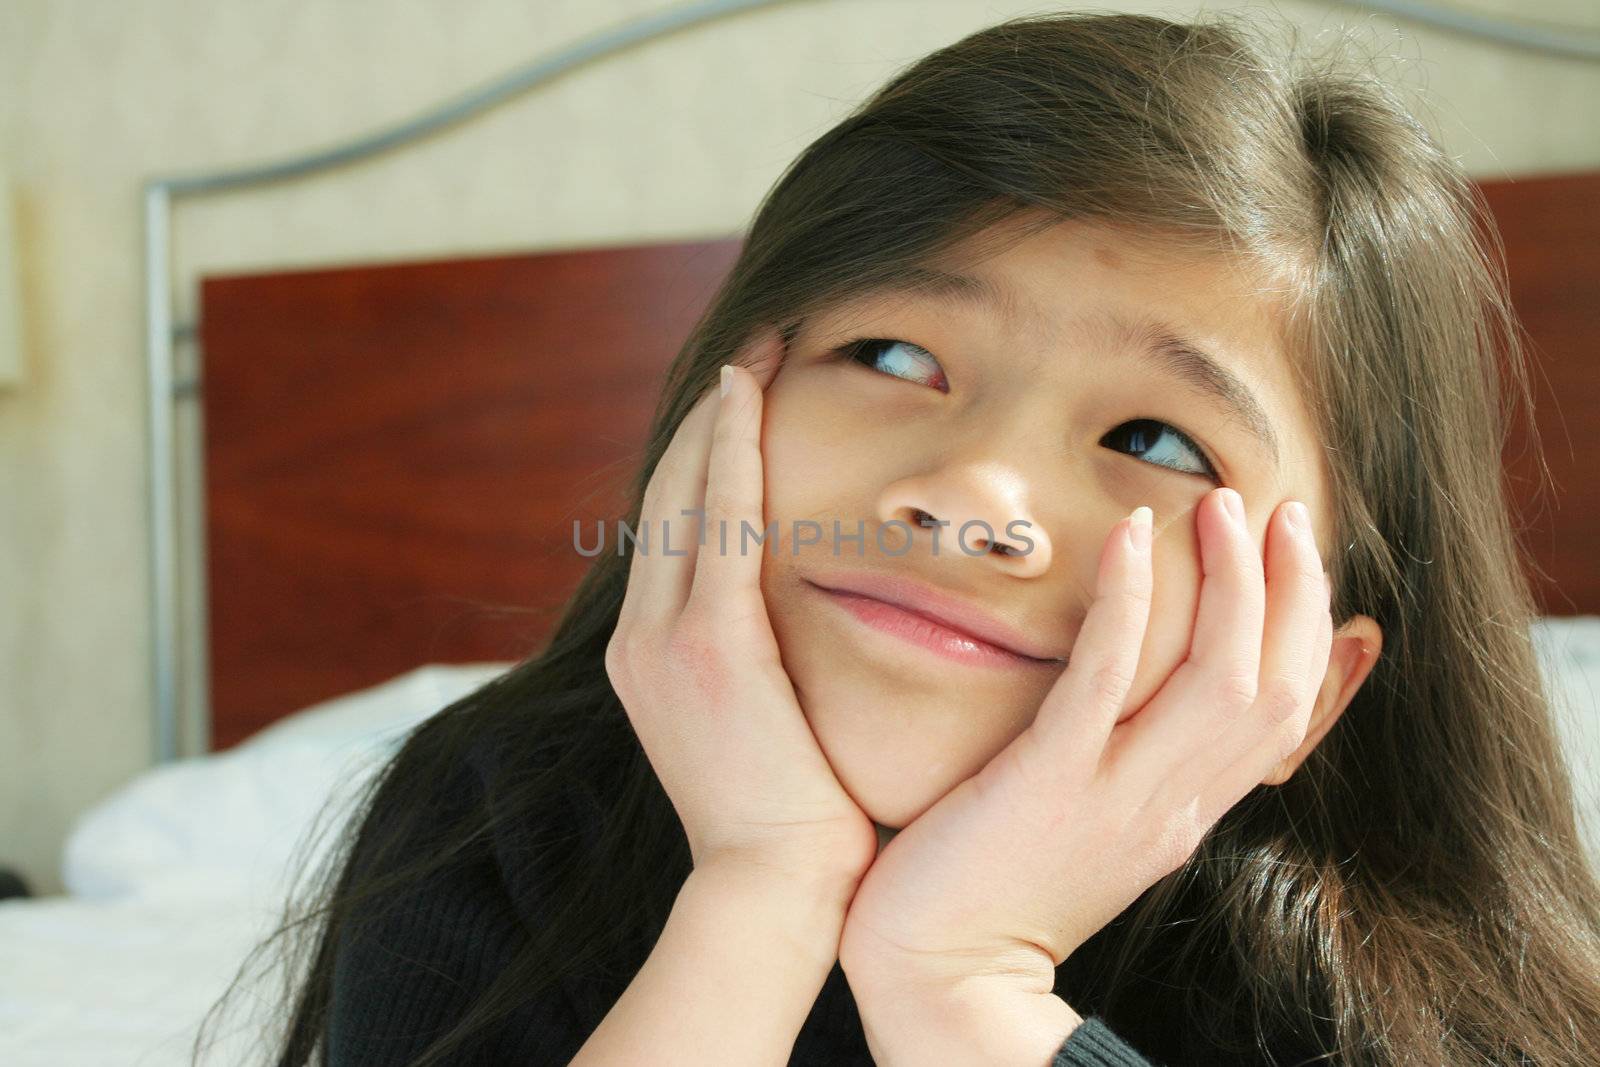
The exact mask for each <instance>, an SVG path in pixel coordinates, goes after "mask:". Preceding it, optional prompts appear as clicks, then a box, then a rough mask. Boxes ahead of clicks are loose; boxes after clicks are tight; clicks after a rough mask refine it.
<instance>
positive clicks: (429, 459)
mask: <svg viewBox="0 0 1600 1067" xmlns="http://www.w3.org/2000/svg"><path fill="white" fill-rule="evenodd" d="M739 247H740V242H739V241H738V240H737V239H732V240H724V241H713V242H705V243H685V244H668V245H657V246H648V247H627V248H615V249H588V250H581V251H570V252H557V253H548V254H537V255H515V256H500V257H492V258H478V259H459V260H449V261H441V262H429V263H411V264H399V265H382V266H370V265H369V266H353V267H345V268H339V269H329V270H314V271H293V272H284V273H274V274H266V275H255V276H230V277H211V278H207V279H205V280H204V281H203V282H202V285H201V306H202V317H201V329H200V339H201V345H202V352H203V353H204V356H203V359H204V378H205V381H204V391H203V395H204V405H205V408H204V423H205V472H206V473H205V485H206V509H207V514H206V529H207V538H208V545H207V553H208V564H207V569H208V574H209V586H210V588H209V594H208V595H209V613H210V621H209V627H210V634H209V639H210V663H211V713H212V746H213V748H218V749H220V748H226V747H228V746H229V745H232V744H234V743H235V742H237V741H239V740H240V739H242V738H244V737H245V736H247V735H249V734H250V733H252V732H254V731H255V730H257V729H259V728H260V727H261V726H264V725H266V724H267V723H269V722H271V721H273V720H274V719H277V718H279V717H281V716H283V715H285V714H288V713H289V712H291V711H294V710H296V709H298V708H302V707H305V706H307V705H309V704H312V703H315V702H316V701H318V700H323V699H326V698H329V697H332V696H336V695H339V694H341V693H347V692H350V691H352V690H355V689H358V688H361V687H363V686H369V685H375V684H377V683H379V682H382V681H385V680H387V679H389V678H391V677H393V676H394V675H397V674H400V673H403V672H404V671H407V670H410V669H411V668H413V667H415V666H417V665H419V664H422V663H465V662H475V661H484V660H514V659H520V658H522V657H523V656H525V655H526V654H527V653H528V652H529V651H531V650H532V649H533V648H535V647H536V646H537V645H538V644H539V643H540V642H541V641H542V639H543V638H544V637H545V636H546V635H547V633H548V630H549V628H550V626H551V625H552V624H553V622H554V617H555V614H556V612H557V611H558V609H559V607H560V606H561V604H562V603H563V602H564V601H565V599H566V598H567V596H568V595H569V594H570V593H571V591H572V589H573V588H574V587H575V586H576V585H577V582H578V580H579V578H580V577H581V575H582V573H583V571H584V569H585V566H586V564H587V563H588V560H586V559H585V558H584V557H582V556H581V555H579V554H578V553H577V552H576V551H574V550H573V548H572V520H573V519H574V518H577V519H581V520H584V521H585V522H586V523H587V524H588V526H587V528H588V530H589V531H590V535H591V538H592V535H593V521H594V520H596V519H599V520H605V519H609V518H611V517H614V516H615V515H616V514H618V513H619V512H620V507H621V504H622V500H623V490H624V489H625V486H626V482H627V480H628V479H629V478H630V477H631V475H632V473H633V470H634V468H635V467H636V466H637V464H638V461H639V457H640V455H641V451H642V448H643V445H644V438H645V433H646V431H647V429H648V425H649V420H650V416H651V415H652V413H653V412H654V409H655V405H656V401H657V398H658V395H659V393H660V390H661V386H662V383H663V381H664V377H665V372H666V368H667V366H668V364H669V363H670V362H671V360H672V357H673V356H675V355H676V354H677V351H678V349H679V347H680V346H681V344H682V342H683V341H684V339H685V338H686V337H687V336H688V334H689V331H690V330H691V329H692V327H693V325H694V322H695V321H696V319H697V318H698V316H699V315H700V313H701V311H702V310H703V309H704V308H705V307H706V306H707V304H708V303H709V302H710V299H711V296H712V294H713V292H714V290H715V288H716V286H717V285H718V284H719V283H720V282H721V281H722V279H723V277H724V276H725V275H726V273H727V271H728V269H729V268H730V267H731V265H732V263H733V260H734V258H735V257H736V255H737V253H738V250H739Z"/></svg>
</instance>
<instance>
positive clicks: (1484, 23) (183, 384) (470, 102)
mask: <svg viewBox="0 0 1600 1067" xmlns="http://www.w3.org/2000/svg"><path fill="white" fill-rule="evenodd" d="M788 2H792V0H708V2H702V3H698V4H693V5H689V6H685V7H683V8H679V9H675V10H667V11H662V12H659V13H657V14H654V15H650V16H648V17H646V18H643V19H640V20H638V21H636V22H634V23H631V24H628V25H624V26H620V27H616V28H613V29H608V30H604V31H601V32H599V33H596V34H592V35H591V36H589V37H587V38H585V39H583V40H581V41H579V42H578V43H576V44H574V45H571V46H569V47H567V48H563V49H561V50H560V51H558V52H556V53H555V54H553V55H551V56H548V57H546V58H544V59H539V60H535V61H534V62H532V63H529V64H527V65H526V66H523V67H520V68H518V69H516V70H514V71H512V72H511V73H509V74H507V75H505V76H503V77H501V78H499V79H497V80H495V81H493V82H491V83H489V84H488V85H485V86H484V87H482V88H480V89H478V90H475V91H473V92H470V93H468V94H466V95H465V96H463V97H460V98H458V99H456V100H454V101H449V102H446V103H445V104H443V105H440V106H438V107H436V108H434V109H432V110H429V111H427V112H425V113H423V114H422V115H419V116H418V117H416V118H413V119H411V120H409V121H406V122H402V123H399V124H398V125H394V126H390V127H388V128H385V129H382V130H379V131H378V132H376V133H372V134H368V135H366V136H363V137H358V138H356V139H354V140H351V141H347V142H345V143H344V144H341V145H337V146H335V147H332V148H324V149H319V150H317V151H314V152H310V153H308V154H305V155H301V156H296V157H294V158H291V159H287V160H284V161H282V162H278V163H269V164H263V165H255V166H248V167H243V168H239V169H234V170H226V171H216V172H212V173H209V174H193V175H185V176H181V177H167V178H153V179H150V180H148V181H147V182H146V183H145V186H144V279H145V362H146V367H147V383H148V386H149V388H148V395H147V417H148V420H149V425H148V430H147V434H146V444H147V453H148V482H147V499H148V502H149V515H148V523H149V545H150V555H149V562H150V579H151V582H150V623H151V631H152V650H151V680H152V685H153V691H154V727H155V761H156V762H157V763H165V762H168V761H171V760H174V759H177V758H178V756H179V751H178V747H179V738H178V734H179V730H178V698H177V652H178V640H179V635H178V605H177V586H176V580H177V569H178V568H177V563H178V561H177V540H176V537H177V534H176V525H177V524H176V517H175V511H176V504H177V500H176V491H175V488H174V478H173V466H174V463H175V461H176V454H175V446H174V431H173V427H174V425H175V421H176V418H175V411H176V407H175V405H176V404H178V403H180V402H185V401H193V400H195V399H196V398H198V396H199V393H200V387H201V374H200V370H199V369H198V368H197V369H196V372H195V374H194V376H192V377H189V378H185V379H178V378H177V377H176V376H175V375H174V373H173V357H174V346H175V345H177V344H179V343H180V342H183V341H186V340H189V339H191V338H193V337H195V336H196V335H197V326H196V324H195V323H192V322H191V323H177V324H175V323H174V322H173V321H172V320H173V312H172V308H173V295H174V294H173V279H172V277H171V270H172V229H171V225H172V212H173V208H174V207H175V206H176V204H177V202H178V201H179V200H180V199H182V198H185V197H194V196H202V195H209V194H215V193H219V192H230V191H234V190H238V189H243V188H247V187H255V186H261V185H268V184H271V183H274V182H281V181H287V180H290V179H293V178H301V177H305V176H307V175H311V174H321V173H324V172H327V171H330V170H333V169H335V168H337V167H339V166H342V165H343V164H346V163H352V162H355V161H357V160H361V159H366V158H368V157H369V156H375V155H378V154H380V153H383V152H387V151H390V150H392V149H395V148H399V147H402V146H404V145H408V144H411V143H414V142H416V141H419V140H421V139H423V138H424V137H426V136H428V135H429V134H431V133H434V132H436V131H439V130H442V129H444V128H446V127H449V126H454V125H456V124H457V123H461V122H465V121H467V120H468V119H471V118H475V117H476V116H478V115H481V114H483V113H484V112H486V111H488V110H489V109H491V108H493V107H494V106H495V105H497V104H501V103H504V102H505V101H507V100H510V99H511V98H513V97H516V96H519V95H521V94H522V93H525V92H527V91H528V90H529V89H532V88H533V87H534V86H536V85H539V84H542V83H543V82H546V81H549V80H550V79H552V78H554V77H556V76H557V75H559V74H561V73H562V72H564V71H566V70H568V69H570V68H572V67H575V66H578V65H579V64H582V63H585V62H588V61H590V60H594V59H600V58H603V57H605V56H609V55H612V54H615V53H617V52H621V51H624V50H626V49H628V48H631V47H633V46H635V45H639V44H642V43H644V42H646V41H650V40H653V39H655V38H658V37H664V36H666V35H668V34H670V33H673V32H675V31H677V30H681V29H685V28H687V27H690V26H696V25H699V24H701V23H706V22H712V21H715V20H717V19H720V18H725V17H727V16H729V15H733V14H737V13H738V12H741V11H744V10H746V9H750V8H764V7H775V6H777V5H778V4H782V3H788ZM1334 2H1335V3H1337V2H1339V0H1334ZM1345 2H1346V3H1347V4H1349V6H1353V7H1362V8H1367V9H1370V10H1373V11H1377V12H1380V13H1383V14H1387V15H1391V16H1394V17H1398V18H1402V19H1410V20H1413V21H1418V22H1423V23H1426V24H1429V25H1432V26H1435V27H1437V28H1440V29H1444V30H1448V31H1450V32H1455V33H1461V34H1466V35H1469V36H1474V37H1480V38H1486V39H1490V40H1493V41H1496V42H1498V43H1500V44H1505V45H1509V46H1511V47H1514V48H1521V49H1529V50H1534V51H1540V52H1546V53H1550V54H1553V55H1558V56H1561V57H1563V58H1569V59H1570V58H1578V59H1586V60H1590V61H1594V60H1596V59H1600V41H1597V40H1596V36H1595V35H1594V34H1593V33H1589V32H1586V31H1583V30H1580V29H1577V28H1556V27H1548V26H1531V25H1529V24H1526V23H1517V22H1512V21H1510V20H1504V19H1495V18H1490V17H1488V16H1483V15H1476V14H1470V13H1466V12H1461V11H1451V10H1448V9H1442V8H1437V7H1433V6H1431V5H1430V4H1428V3H1427V2H1426V0H1345ZM204 646H205V642H204V640H203V639H202V636H201V635H198V634H197V635H191V648H192V651H193V652H194V655H195V662H197V663H198V664H199V665H200V670H201V673H202V675H203V674H204V673H205V669H206V668H205V647H204ZM205 691H206V687H205V686H202V688H201V692H202V696H201V699H202V700H204V699H205V697H204V693H205ZM200 710H201V714H199V715H197V716H196V717H195V722H196V723H197V724H198V725H197V730H198V731H200V732H201V733H202V736H200V737H198V738H196V739H195V748H196V749H197V751H198V752H204V751H205V750H206V748H207V747H209V743H210V740H209V738H208V737H206V736H203V735H204V731H205V730H206V729H207V728H208V719H207V716H206V715H205V714H204V711H205V709H203V708H202V709H200Z"/></svg>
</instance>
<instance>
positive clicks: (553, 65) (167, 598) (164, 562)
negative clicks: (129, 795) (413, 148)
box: [144, 0, 793, 763]
mask: <svg viewBox="0 0 1600 1067" xmlns="http://www.w3.org/2000/svg"><path fill="white" fill-rule="evenodd" d="M790 2H793V0H708V2H706V3H700V4H693V5H689V6H685V7H681V8H674V9H671V10H667V11H662V12H659V13H657V14H653V15H650V16H647V17H645V18H642V19H639V20H637V21H635V22H632V23H629V24H628V25H625V26H620V27H615V28H612V29H608V30H603V31H601V32H599V33H595V34H592V35H590V36H589V37H587V38H585V39H583V40H581V41H579V42H577V43H576V44H573V45H570V46H568V47H566V48H563V49H561V50H560V51H559V52H556V53H555V54H554V55H551V56H548V57H546V58H544V59H540V60H537V61H535V62H533V63H530V64H528V65H526V66H524V67H521V68H518V69H517V70H515V71H513V72H511V73H510V74H508V75H506V76H504V77H502V78H500V79H498V80H496V81H494V82H491V83H490V84H488V85H486V86H484V87H483V88H481V89H478V90H476V91H474V92H471V93H468V94H467V95H466V96H463V97H461V98H460V99H457V100H454V101H452V102H449V103H447V104H444V105H442V106H439V107H436V108H433V109H431V110H429V111H427V112H426V113H424V114H422V115H419V116H417V117H416V118H413V119H410V120H408V121H406V122H402V123H399V124H398V125H395V126H391V127H389V128H387V129H384V130H380V131H378V132H377V133H373V134H369V135H367V136H365V137H359V138H357V139H355V140H353V141H349V142H347V143H345V144H342V145H336V146H334V147H332V148H325V149H321V150H319V151H316V152H311V153H309V154H306V155H301V156H296V157H294V158H291V159H286V160H282V161H279V162H277V163H269V164H265V165H259V166H251V167H244V168H238V169H234V170H227V171H217V172H212V173H207V174H194V175H180V176H173V177H166V178H154V179H150V180H149V181H147V182H146V183H145V187H144V276H145V363H146V383H147V385H148V389H149V396H148V403H147V417H148V420H149V426H148V429H147V431H146V445H147V453H148V457H147V458H148V463H149V472H148V475H147V499H148V502H149V516H148V524H149V537H150V555H149V561H150V583H151V585H150V626H151V643H152V653H151V665H150V666H151V676H152V678H151V680H152V686H153V696H154V744H155V761H156V762H157V763H165V762H168V761H171V760H174V759H177V758H178V754H179V753H178V741H179V738H178V733H179V730H178V700H177V648H178V609H177V590H176V584H175V578H176V575H177V564H178V560H177V542H176V519H175V516H174V511H175V507H176V494H175V491H174V486H173V462H174V451H173V449H174V446H173V437H174V434H173V425H174V414H173V403H174V400H175V399H177V398H179V397H180V396H184V395H195V394H196V392H197V390H196V389H195V384H196V383H195V382H193V381H186V382H185V383H183V387H182V388H181V389H180V388H179V387H177V386H176V385H175V384H174V382H173V367H172V363H173V352H172V346H173V342H174V340H175V339H177V338H179V337H181V336H183V335H184V333H185V331H186V330H191V329H192V327H190V326H179V327H174V325H173V322H172V299H171V297H172V277H171V271H172V249H171V242H172V207H173V200H174V199H176V198H177V197H181V196H191V195H197V194H203V193H213V192H219V191H223V190H229V189H237V188H242V187H245V186H253V185H261V184H265V183H268V182H276V181H284V180H286V179H290V178H298V177H302V176H305V175H308V174H314V173H318V172H321V171H325V170H329V169H332V168H334V167H338V166H341V165H343V164H345V163H350V162H353V161H355V160H358V159H364V158H366V157H368V156H373V155H377V154H379V153H382V152H386V151H388V150H390V149H393V148H396V147H399V146H401V145H405V144H410V143H412V142H414V141H417V140H419V139H421V138H423V137H426V136H428V135H429V134H432V133H434V132H437V131H439V130H442V129H444V128H446V127H448V126H452V125H455V124H456V123H460V122H464V121H466V120H468V119H471V118H474V117H475V116H477V115H480V114H482V113H483V112H485V111H487V110H488V109H489V108H492V107H494V106H495V105H496V104H499V103H502V102H504V101H506V100H509V99H511V98H513V97H515V96H518V95H520V94H522V93H524V92H527V91H528V90H529V89H531V88H533V87H534V86H536V85H539V84H542V83H543V82H546V81H549V80H550V79H551V78H553V77H555V76H556V75H558V74H560V73H562V72H563V71H565V70H568V69H570V68H572V67H575V66H578V65H579V64H581V63H586V62H588V61H590V60H593V59H598V58H601V57H603V56H608V55H611V54H614V53H616V52H620V51H622V50H624V49H627V48H631V47H633V46H634V45H637V44H641V43H643V42H645V41H649V40H653V39H655V38H657V37H663V36H666V35H667V34H670V33H672V32H674V31H676V30H680V29H684V28H687V27H689V26H695V25H699V24H701V23H705V22H711V21H714V20H716V19H720V18H725V17H727V16H729V15H733V14H737V13H739V12H740V11H743V10H746V9H748V8H763V7H774V6H776V5H778V4H782V3H790ZM205 744H206V742H202V748H203V747H205Z"/></svg>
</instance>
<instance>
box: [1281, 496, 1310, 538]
mask: <svg viewBox="0 0 1600 1067" xmlns="http://www.w3.org/2000/svg"><path fill="white" fill-rule="evenodd" d="M1287 518H1288V519H1289V524H1290V525H1291V526H1293V527H1294V528H1295V529H1296V530H1298V531H1300V532H1301V533H1307V532H1309V531H1310V529H1311V518H1310V515H1309V514H1308V513H1307V511H1306V506H1305V505H1304V504H1302V503H1300V501H1298V500H1291V501H1289V508H1288V515H1287Z"/></svg>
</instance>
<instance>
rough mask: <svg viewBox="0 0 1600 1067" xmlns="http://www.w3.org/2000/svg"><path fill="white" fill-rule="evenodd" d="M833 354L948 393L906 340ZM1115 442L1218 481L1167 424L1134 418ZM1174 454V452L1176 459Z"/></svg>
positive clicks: (1200, 454) (926, 357)
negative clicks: (1120, 441)
mask: <svg viewBox="0 0 1600 1067" xmlns="http://www.w3.org/2000/svg"><path fill="white" fill-rule="evenodd" d="M833 351H834V352H835V353H836V354H837V355H841V356H843V357H844V358H845V359H848V360H850V361H851V362H854V363H860V364H861V365H862V366H864V367H867V368H868V369H870V370H875V371H879V372H881V373H884V374H892V375H895V376H896V377H901V378H905V379H906V380H908V381H913V382H919V383H921V384H923V385H929V386H932V387H933V388H935V389H938V390H939V391H940V392H946V393H947V392H949V391H950V387H949V383H948V382H946V381H945V377H944V368H942V367H940V366H939V361H938V360H936V359H934V358H933V354H932V353H931V352H929V351H928V350H927V349H925V348H922V347H920V346H918V345H914V344H912V343H911V342H909V341H900V340H896V339H895V338H892V337H863V338H860V339H858V340H855V341H848V342H846V343H845V344H842V345H840V346H839V347H838V348H835V349H834V350H833ZM1115 440H1125V441H1126V442H1127V444H1126V447H1127V448H1129V449H1131V450H1133V451H1135V452H1145V453H1148V454H1147V455H1146V456H1144V457H1142V458H1144V459H1146V461H1147V462H1150V463H1154V464H1155V465H1156V466H1158V467H1166V468H1168V469H1170V470H1175V471H1177V472H1178V473H1180V474H1192V475H1195V476H1197V477H1201V478H1209V479H1211V480H1212V481H1216V480H1217V477H1218V476H1217V471H1216V468H1215V467H1213V466H1212V464H1211V461H1210V460H1209V459H1207V458H1206V454H1205V452H1204V450H1202V449H1201V448H1200V446H1199V445H1197V444H1195V442H1194V438H1192V437H1190V436H1189V435H1188V434H1186V433H1184V432H1183V431H1182V430H1180V429H1178V428H1177V427H1176V426H1174V425H1172V424H1171V423H1169V422H1162V421H1161V420H1159V419H1134V420H1132V421H1131V422H1125V423H1123V424H1122V425H1121V426H1118V427H1117V428H1116V429H1114V430H1112V431H1111V432H1110V433H1108V434H1106V436H1105V437H1103V438H1102V439H1101V442H1100V443H1101V444H1105V443H1106V442H1108V441H1115ZM1112 447H1116V446H1115V445H1113V446H1112ZM1174 452H1176V453H1177V455H1176V457H1174ZM1184 453H1188V457H1189V458H1188V459H1187V460H1185V459H1184V457H1183V454H1184Z"/></svg>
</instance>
